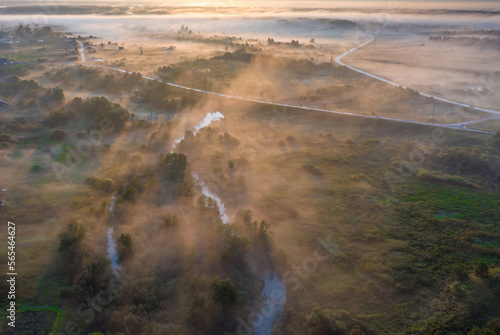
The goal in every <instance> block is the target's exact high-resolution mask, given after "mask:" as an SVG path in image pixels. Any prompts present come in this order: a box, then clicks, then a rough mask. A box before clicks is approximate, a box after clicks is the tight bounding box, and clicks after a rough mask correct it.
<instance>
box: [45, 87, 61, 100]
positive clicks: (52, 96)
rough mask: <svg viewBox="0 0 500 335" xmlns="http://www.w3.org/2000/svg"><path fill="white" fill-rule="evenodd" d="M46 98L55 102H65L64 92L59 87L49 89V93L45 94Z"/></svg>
mask: <svg viewBox="0 0 500 335" xmlns="http://www.w3.org/2000/svg"><path fill="white" fill-rule="evenodd" d="M45 98H46V99H47V100H49V101H53V102H63V101H64V91H63V90H62V89H61V88H59V87H53V88H49V89H48V90H47V92H45Z"/></svg>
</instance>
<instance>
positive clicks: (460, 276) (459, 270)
mask: <svg viewBox="0 0 500 335" xmlns="http://www.w3.org/2000/svg"><path fill="white" fill-rule="evenodd" d="M451 276H452V278H453V279H455V280H457V281H459V282H463V281H465V280H467V279H469V274H468V273H467V270H466V269H465V265H463V264H462V263H460V264H456V265H454V266H453V267H452V268H451Z"/></svg>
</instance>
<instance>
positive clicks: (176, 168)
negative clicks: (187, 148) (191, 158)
mask: <svg viewBox="0 0 500 335" xmlns="http://www.w3.org/2000/svg"><path fill="white" fill-rule="evenodd" d="M187 165H188V163H187V157H186V155H184V154H178V153H171V154H166V155H165V156H160V166H161V167H162V168H163V170H164V171H166V173H167V179H168V180H170V181H175V182H180V181H182V180H183V179H184V174H185V173H186V169H187Z"/></svg>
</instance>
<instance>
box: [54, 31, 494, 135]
mask: <svg viewBox="0 0 500 335" xmlns="http://www.w3.org/2000/svg"><path fill="white" fill-rule="evenodd" d="M369 36H370V40H368V41H366V42H364V43H362V44H360V45H358V46H357V47H355V48H352V49H350V50H348V51H346V52H344V53H343V54H341V55H340V56H338V57H337V58H335V62H337V63H338V64H339V65H343V66H346V67H348V68H349V69H351V70H353V71H356V72H359V73H362V74H364V75H367V76H369V77H372V78H375V79H377V80H380V81H383V82H385V83H387V84H390V85H393V86H400V85H399V84H397V83H394V82H392V81H390V80H387V79H384V78H382V77H379V76H376V75H373V74H371V73H368V72H365V71H362V70H359V69H357V68H354V67H352V66H349V65H346V64H344V63H342V61H341V59H342V58H343V57H345V56H346V55H348V54H349V53H351V52H353V51H355V50H357V49H359V48H362V47H363V46H365V45H367V44H369V43H371V42H373V40H374V37H373V36H371V35H369ZM77 42H78V43H79V44H80V46H81V48H80V55H81V58H82V61H85V54H84V48H83V44H82V42H80V41H78V40H77ZM52 65H78V64H76V63H71V64H68V63H65V64H52ZM80 65H83V66H87V67H95V68H101V69H107V70H113V71H118V72H123V73H132V72H130V71H127V70H124V69H120V68H116V67H109V66H103V65H90V64H80ZM141 76H142V78H144V79H148V80H155V81H158V82H160V83H164V84H166V85H168V86H172V87H176V88H180V89H183V90H188V91H192V92H199V93H204V94H208V95H214V96H218V97H222V98H228V99H235V100H240V101H249V102H254V103H258V104H263V105H268V106H279V107H289V108H296V109H303V110H311V111H317V112H325V113H332V114H339V115H348V116H355V117H362V118H367V119H378V120H385V121H393V122H400V123H409V124H417V125H422V126H431V127H438V128H448V129H457V130H463V131H469V132H475V133H484V134H495V132H492V131H486V130H480V129H471V128H467V127H466V125H467V124H469V123H472V122H471V121H469V122H464V123H459V124H436V123H430V122H422V121H413V120H406V119H397V118H391V117H384V116H376V115H364V114H357V113H349V112H341V111H335V110H330V109H323V108H315V107H305V106H296V105H290V104H284V103H279V102H272V101H265V100H257V99H250V98H245V97H242V96H239V95H228V94H222V93H217V92H210V91H204V90H200V89H198V88H192V87H187V86H183V85H178V84H174V83H171V82H168V81H163V80H161V79H156V78H153V77H150V76H146V75H141ZM405 88H406V87H405ZM419 94H420V95H423V96H425V97H430V98H434V99H436V100H440V101H443V102H446V103H451V104H454V105H458V106H464V107H469V108H470V106H468V105H465V104H462V103H459V102H455V101H451V100H446V99H442V98H438V97H434V96H431V95H428V94H425V93H420V92H419ZM474 108H475V109H477V110H481V111H484V112H487V113H492V114H499V115H500V112H498V111H492V110H487V109H484V108H478V107H474Z"/></svg>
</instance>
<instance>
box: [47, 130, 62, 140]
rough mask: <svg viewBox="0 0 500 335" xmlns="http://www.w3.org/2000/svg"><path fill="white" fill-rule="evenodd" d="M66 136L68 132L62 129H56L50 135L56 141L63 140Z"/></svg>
mask: <svg viewBox="0 0 500 335" xmlns="http://www.w3.org/2000/svg"><path fill="white" fill-rule="evenodd" d="M65 137H66V132H65V131H64V130H61V129H55V130H54V131H53V132H52V133H51V134H50V135H49V138H50V139H51V140H54V141H62V140H63V139H64V138H65Z"/></svg>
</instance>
